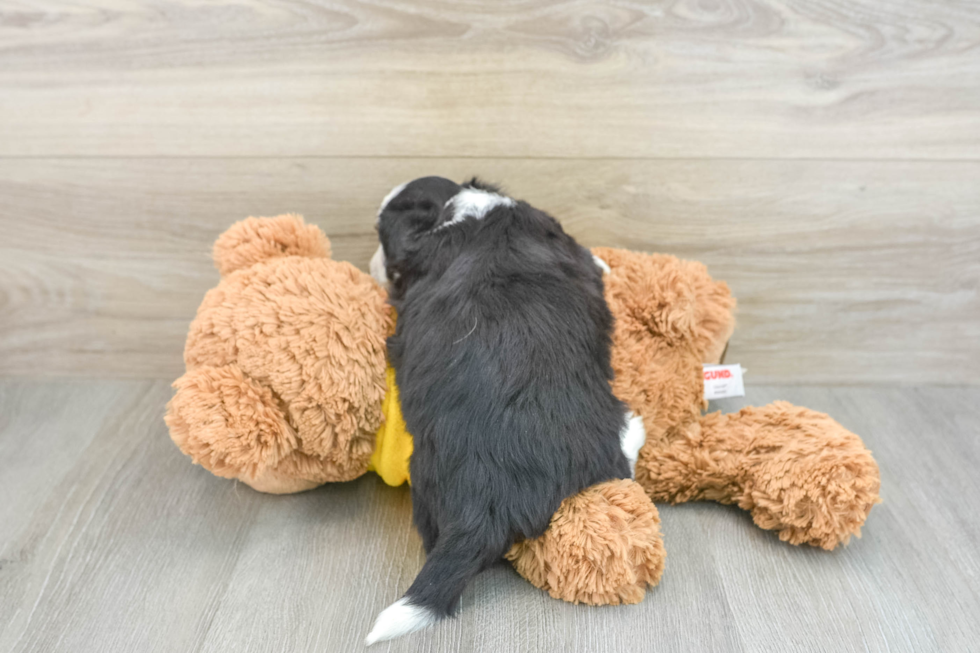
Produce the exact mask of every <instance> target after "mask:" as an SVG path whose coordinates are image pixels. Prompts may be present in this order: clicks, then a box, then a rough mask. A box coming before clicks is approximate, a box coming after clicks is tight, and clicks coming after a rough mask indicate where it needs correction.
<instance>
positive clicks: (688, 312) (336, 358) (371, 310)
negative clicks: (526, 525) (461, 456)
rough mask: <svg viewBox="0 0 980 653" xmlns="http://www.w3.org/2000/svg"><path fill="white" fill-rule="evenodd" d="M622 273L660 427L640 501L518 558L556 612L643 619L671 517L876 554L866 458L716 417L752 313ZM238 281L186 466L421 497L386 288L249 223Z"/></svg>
mask: <svg viewBox="0 0 980 653" xmlns="http://www.w3.org/2000/svg"><path fill="white" fill-rule="evenodd" d="M594 253H595V254H596V255H597V256H598V257H599V258H601V259H603V260H604V261H605V262H606V263H607V264H608V266H609V269H610V271H609V272H608V273H607V274H606V275H605V283H606V298H607V301H608V302H609V306H610V309H611V310H612V312H613V315H614V316H615V319H616V326H615V333H614V336H613V352H612V360H613V368H614V371H615V375H616V376H615V381H614V384H613V385H614V391H615V393H616V395H617V396H618V397H620V398H621V399H622V400H623V401H625V402H626V403H627V404H628V405H629V406H630V408H631V409H632V410H633V411H634V412H635V413H637V414H639V415H641V416H642V417H643V419H644V424H645V426H646V431H647V442H646V444H645V445H644V447H643V449H642V450H641V452H640V457H639V461H638V463H637V472H636V481H635V482H634V481H630V480H614V481H609V482H606V483H602V484H599V485H597V486H593V487H591V488H588V489H586V490H584V491H583V492H580V493H579V494H577V495H575V496H572V497H569V498H568V499H566V500H565V502H563V503H562V505H561V506H560V508H559V510H558V512H556V513H555V516H554V517H553V518H552V521H551V524H550V526H549V528H548V530H547V531H546V532H545V533H544V535H542V536H541V537H539V538H537V539H534V540H527V541H523V542H520V543H518V544H515V545H514V547H513V548H512V549H511V551H510V552H509V553H508V554H507V558H508V559H509V560H511V561H512V563H513V564H514V567H515V568H516V569H517V571H518V572H519V573H520V574H521V575H523V576H524V577H525V578H527V579H528V580H529V581H530V582H531V583H533V584H534V585H536V586H537V587H540V588H542V589H545V590H547V591H548V592H549V593H550V594H551V595H552V596H554V597H556V598H562V599H565V600H569V601H574V602H579V601H581V602H584V603H589V604H619V603H635V602H638V601H640V600H641V599H642V598H643V595H644V592H645V590H646V588H647V587H648V586H653V585H656V584H657V582H659V579H660V576H661V574H662V572H663V564H664V557H665V552H664V548H663V543H662V539H661V536H660V532H659V523H660V521H659V516H658V514H657V511H656V508H655V507H654V505H653V504H652V503H651V499H653V500H654V501H668V502H672V503H678V502H683V501H689V500H695V499H696V500H704V499H710V500H715V501H720V502H722V503H737V504H738V505H739V506H740V507H741V508H743V509H746V510H750V511H751V512H752V516H753V519H754V520H755V522H756V523H757V524H758V525H759V526H761V527H762V528H766V529H771V530H776V531H778V532H779V536H780V538H781V539H783V540H786V541H789V542H791V543H793V544H802V543H807V544H813V545H817V546H822V547H824V548H826V549H832V548H834V547H835V546H836V545H837V544H838V543H846V542H847V541H848V539H849V538H850V536H851V535H852V534H859V533H860V527H861V525H862V524H863V523H864V521H865V519H866V518H867V515H868V512H869V511H870V509H871V506H872V505H874V504H875V503H876V502H877V501H878V495H877V492H878V486H879V478H878V468H877V465H876V464H875V462H874V459H873V458H872V457H871V454H870V453H869V452H868V451H867V449H865V448H864V446H863V444H862V443H861V440H860V438H858V437H857V436H856V435H854V434H853V433H850V432H848V431H846V430H845V429H844V428H842V427H841V426H840V425H839V424H837V423H836V422H834V421H833V420H832V419H830V418H829V417H827V416H826V415H823V414H820V413H815V412H813V411H809V410H807V409H804V408H797V407H794V406H791V405H789V404H785V403H781V402H777V403H775V404H772V405H770V406H766V407H764V408H746V409H743V410H742V411H740V412H739V413H737V414H734V415H721V414H720V413H713V414H710V415H702V410H703V409H704V408H706V402H705V401H704V399H703V382H702V371H701V370H702V367H701V366H702V364H704V363H714V362H718V360H719V359H720V357H721V354H722V352H723V350H724V347H725V345H726V343H727V341H728V338H729V336H730V335H731V333H732V330H733V328H734V319H733V316H732V311H733V309H734V303H735V302H734V300H733V299H732V298H731V295H730V293H729V291H728V287H727V286H726V285H725V284H724V283H720V282H715V281H713V280H712V279H711V278H710V277H709V276H708V274H707V270H706V269H705V267H704V266H703V265H701V264H699V263H693V262H686V261H680V260H678V259H676V258H674V257H671V256H663V255H647V254H637V253H632V252H626V251H623V250H615V249H607V248H596V249H595V250H594ZM214 260H215V264H216V266H217V268H218V270H219V271H220V272H221V274H222V279H221V281H220V283H219V284H218V286H217V287H216V288H214V289H212V290H210V291H209V292H208V293H207V295H206V296H205V298H204V301H203V303H202V304H201V307H200V308H199V309H198V313H197V317H196V318H195V319H194V321H193V323H192V324H191V328H190V332H189V334H188V337H187V343H186V348H185V353H184V358H185V363H186V365H187V372H186V373H185V374H184V375H183V376H181V377H180V378H179V379H177V381H176V382H175V383H174V388H175V389H176V393H175V395H174V397H173V399H172V400H171V402H170V404H169V405H168V408H167V415H166V421H167V424H168V426H169V427H170V434H171V437H172V438H173V440H174V442H175V443H176V444H177V446H178V447H180V449H181V451H183V452H184V453H185V454H187V455H189V456H191V458H192V459H193V460H194V462H195V463H198V464H201V465H202V466H204V467H205V468H206V469H208V470H209V471H211V472H212V473H214V474H217V475H219V476H223V477H226V478H236V479H238V480H241V481H242V482H244V483H246V484H248V485H250V486H251V487H253V488H255V489H256V490H259V491H262V492H271V493H288V492H299V491H302V490H307V489H310V488H313V487H316V486H318V485H321V484H323V483H328V482H337V481H346V480H351V479H354V478H357V477H358V476H360V475H362V474H364V473H365V472H367V471H368V470H374V471H377V472H378V473H379V475H381V477H382V478H383V479H384V480H385V481H386V482H388V483H389V484H392V485H398V484H401V483H402V482H405V481H407V480H409V479H408V460H409V456H410V455H411V436H410V435H408V434H407V433H406V432H405V430H404V423H403V422H402V421H401V416H400V412H399V410H398V400H397V387H395V385H394V374H393V373H392V370H390V369H389V368H387V367H386V360H385V339H386V337H387V335H388V334H389V333H390V332H391V330H392V328H393V322H394V316H393V314H392V311H391V309H390V307H389V306H388V305H387V304H386V295H385V291H384V289H383V288H381V287H380V286H379V285H378V284H377V283H376V282H375V281H374V280H373V279H372V278H371V277H369V276H368V275H367V274H365V273H363V272H361V271H359V270H358V269H357V268H355V267H354V266H352V265H351V264H349V263H344V262H337V261H333V260H332V259H330V246H329V241H328V240H327V238H326V237H325V236H324V235H323V234H322V232H320V230H319V229H317V228H316V227H314V226H310V225H306V224H304V223H303V220H302V219H301V218H299V217H297V216H290V215H285V216H279V217H276V218H258V219H256V218H249V219H248V220H244V221H242V222H239V223H237V224H235V225H234V226H232V227H231V228H230V229H229V230H228V231H226V232H225V233H224V234H222V235H221V237H219V239H218V241H217V242H216V243H215V247H214Z"/></svg>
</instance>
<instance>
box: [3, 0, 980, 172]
mask: <svg viewBox="0 0 980 653" xmlns="http://www.w3.org/2000/svg"><path fill="white" fill-rule="evenodd" d="M978 44H980V5H978V4H977V3H975V2H967V1H961V2H928V1H927V0H902V1H897V2H879V1H878V0H660V1H654V2H649V3H641V2H636V1H634V0H613V1H611V2H601V3H600V2H593V1H591V0H575V1H572V2H560V1H558V0H541V1H536V2H535V1H528V0H508V1H505V2H495V3H477V2H450V1H448V0H425V1H423V2H405V1H404V0H373V1H368V0H331V1H329V2H327V1H324V0H312V1H303V2H298V1H295V0H234V1H231V0H218V1H207V2H204V1H201V0H157V1H154V2H140V3H136V2H127V1H126V0H84V1H82V2H67V1H64V0H54V1H51V0H44V1H42V0H15V1H14V2H13V3H12V4H11V3H10V2H7V3H5V6H4V9H3V13H2V16H0V155H3V156H67V155H86V156H105V155H127V156H151V155H154V156H157V155H163V156H187V155H201V156H218V155H223V156H273V155H274V156H290V155H330V156H459V155H461V154H464V153H465V154H466V155H469V156H505V157H540V156H553V157H575V158H578V157H736V158H745V157H747V158H757V157H771V158H849V159H855V158H857V159H864V158H868V157H873V158H899V159H975V158H976V156H977V151H978V148H980V85H978V84H977V83H976V80H977V78H978V75H980V49H978V48H977V45H978Z"/></svg>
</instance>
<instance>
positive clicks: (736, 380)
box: [704, 365, 745, 399]
mask: <svg viewBox="0 0 980 653" xmlns="http://www.w3.org/2000/svg"><path fill="white" fill-rule="evenodd" d="M744 373H745V370H743V369H742V366H741V365H705V366H704V398H705V399H724V398H726V397H744V396H745V384H743V383H742V375H743V374H744Z"/></svg>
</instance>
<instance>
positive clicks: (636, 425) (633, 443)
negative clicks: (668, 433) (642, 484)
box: [619, 411, 647, 478]
mask: <svg viewBox="0 0 980 653" xmlns="http://www.w3.org/2000/svg"><path fill="white" fill-rule="evenodd" d="M646 441H647V431H646V429H645V428H643V418H642V417H637V416H636V415H634V414H633V413H632V411H631V412H629V413H627V414H626V426H624V427H623V430H622V431H620V433H619V444H620V446H621V447H622V448H623V453H624V454H625V455H626V460H628V461H629V463H630V471H631V472H632V475H633V478H636V459H637V457H639V455H640V449H642V448H643V443H644V442H646Z"/></svg>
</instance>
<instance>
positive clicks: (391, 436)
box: [368, 365, 413, 485]
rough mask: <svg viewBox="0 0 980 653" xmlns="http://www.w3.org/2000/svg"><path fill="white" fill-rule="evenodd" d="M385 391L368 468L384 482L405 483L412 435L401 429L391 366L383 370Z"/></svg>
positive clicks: (409, 481)
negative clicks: (386, 387)
mask: <svg viewBox="0 0 980 653" xmlns="http://www.w3.org/2000/svg"><path fill="white" fill-rule="evenodd" d="M385 382H386V383H387V385H388V392H387V394H385V398H384V403H382V405H381V410H382V411H383V412H384V416H385V421H384V423H383V424H382V425H381V427H380V428H379V429H378V434H377V435H376V436H375V444H374V453H373V454H371V462H370V463H369V464H368V471H371V472H377V474H378V476H380V477H381V480H383V481H384V482H385V483H387V484H388V485H401V484H402V483H406V482H407V483H409V484H410V485H411V480H410V479H409V478H408V459H409V458H411V457H412V448H413V444H412V434H411V433H409V432H408V431H406V430H405V420H404V418H402V407H401V402H400V401H399V400H398V386H397V385H396V384H395V368H393V367H391V366H390V365H389V366H388V370H387V371H386V372H385Z"/></svg>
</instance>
